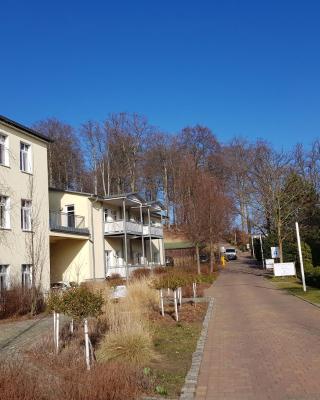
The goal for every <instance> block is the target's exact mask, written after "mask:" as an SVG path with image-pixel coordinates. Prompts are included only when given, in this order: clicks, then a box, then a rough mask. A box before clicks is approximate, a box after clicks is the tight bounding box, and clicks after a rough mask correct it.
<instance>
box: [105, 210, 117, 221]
mask: <svg viewBox="0 0 320 400" xmlns="http://www.w3.org/2000/svg"><path fill="white" fill-rule="evenodd" d="M116 220H117V211H116V210H112V209H111V208H105V209H104V222H113V221H116Z"/></svg>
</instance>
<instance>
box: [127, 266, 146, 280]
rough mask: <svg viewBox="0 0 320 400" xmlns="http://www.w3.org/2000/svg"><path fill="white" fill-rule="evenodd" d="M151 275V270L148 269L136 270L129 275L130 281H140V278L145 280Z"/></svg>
mask: <svg viewBox="0 0 320 400" xmlns="http://www.w3.org/2000/svg"><path fill="white" fill-rule="evenodd" d="M150 274H151V270H150V269H148V268H137V269H136V270H134V271H133V272H132V274H131V279H133V280H135V279H141V278H147V277H149V276H150Z"/></svg>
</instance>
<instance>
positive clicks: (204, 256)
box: [199, 254, 210, 263]
mask: <svg viewBox="0 0 320 400" xmlns="http://www.w3.org/2000/svg"><path fill="white" fill-rule="evenodd" d="M199 258H200V262H202V263H208V262H209V261H210V257H209V256H208V254H200V257H199Z"/></svg>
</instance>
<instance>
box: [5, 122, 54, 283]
mask: <svg viewBox="0 0 320 400" xmlns="http://www.w3.org/2000/svg"><path fill="white" fill-rule="evenodd" d="M0 133H3V134H5V135H7V136H8V139H9V166H8V167H7V166H3V165H0V195H5V196H8V197H10V220H11V221H10V222H11V224H10V229H9V230H3V229H1V230H0V264H9V275H10V280H11V282H12V283H14V282H18V283H20V282H21V265H22V264H32V260H33V259H34V257H32V255H31V250H30V249H31V242H32V241H33V247H34V254H35V253H37V254H36V255H37V257H36V258H37V260H38V261H37V262H36V265H35V267H34V269H35V271H36V273H37V274H38V278H39V276H40V274H41V277H42V278H41V283H42V287H43V289H44V290H46V289H47V288H48V287H49V284H50V266H49V259H50V257H49V226H48V225H49V224H48V220H49V207H48V206H49V198H48V169H47V143H46V142H44V141H42V140H40V139H37V138H36V137H33V136H29V135H28V134H26V133H24V132H23V131H20V130H18V129H15V128H12V127H9V126H7V125H5V124H4V123H1V122H0ZM21 141H22V142H24V143H26V144H29V145H30V146H31V157H32V171H31V173H26V172H22V171H20V142H21ZM22 199H25V200H31V201H32V210H33V211H32V214H33V231H34V235H32V234H31V233H30V232H24V231H22V229H21V200H22ZM38 278H37V281H39V279H40V278H39V279H38Z"/></svg>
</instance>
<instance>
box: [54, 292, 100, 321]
mask: <svg viewBox="0 0 320 400" xmlns="http://www.w3.org/2000/svg"><path fill="white" fill-rule="evenodd" d="M58 306H59V307H60V312H63V313H64V314H66V315H69V316H70V317H71V318H74V319H76V320H82V319H84V318H88V317H98V316H99V315H101V314H102V306H103V297H102V295H101V293H93V292H92V291H90V290H89V289H87V288H86V287H81V286H80V287H77V288H72V289H70V290H67V291H66V292H64V293H63V295H62V297H61V301H60V300H59V299H58Z"/></svg>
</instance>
